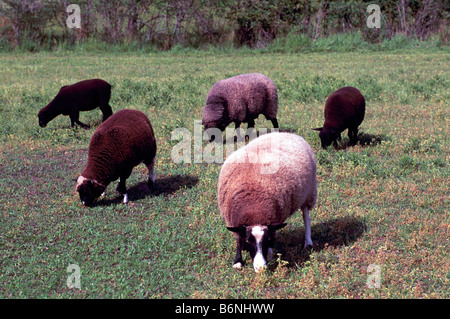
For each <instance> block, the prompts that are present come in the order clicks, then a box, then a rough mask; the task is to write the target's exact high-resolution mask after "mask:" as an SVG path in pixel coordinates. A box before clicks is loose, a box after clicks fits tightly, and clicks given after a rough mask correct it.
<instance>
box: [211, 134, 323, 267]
mask: <svg viewBox="0 0 450 319" xmlns="http://www.w3.org/2000/svg"><path fill="white" fill-rule="evenodd" d="M316 200H317V179H316V160H315V156H314V152H313V150H312V149H311V147H310V146H309V144H308V143H307V142H306V141H305V140H304V139H303V138H302V137H300V136H298V135H295V134H291V133H278V132H276V133H270V134H266V135H263V136H260V137H258V138H256V139H254V140H253V141H251V142H250V143H248V144H247V145H246V146H244V147H242V148H240V149H238V150H237V151H235V152H234V153H232V154H231V155H230V156H229V157H228V158H227V159H226V161H225V162H224V164H223V166H222V169H221V171H220V175H219V181H218V202H219V209H220V213H221V215H222V218H223V219H224V220H225V223H226V225H227V228H228V229H229V230H230V231H232V232H233V233H234V235H235V237H236V239H237V249H236V257H235V259H234V262H233V267H234V268H236V269H239V268H241V267H242V266H243V264H244V262H243V260H242V256H241V251H242V249H245V250H247V251H249V252H250V255H251V257H252V259H253V267H254V269H255V271H257V272H258V271H259V270H261V269H262V268H264V267H265V266H266V260H268V259H271V255H272V248H273V243H274V241H275V232H276V230H278V229H280V228H282V227H284V226H286V223H284V222H285V220H286V219H287V218H288V217H289V216H291V215H292V214H294V213H295V212H296V211H297V209H299V208H300V209H301V210H302V212H303V220H304V223H305V244H304V248H306V247H308V246H312V245H313V243H312V240H311V225H310V223H311V222H310V218H309V211H310V210H311V209H312V208H313V207H314V205H315V204H316Z"/></svg>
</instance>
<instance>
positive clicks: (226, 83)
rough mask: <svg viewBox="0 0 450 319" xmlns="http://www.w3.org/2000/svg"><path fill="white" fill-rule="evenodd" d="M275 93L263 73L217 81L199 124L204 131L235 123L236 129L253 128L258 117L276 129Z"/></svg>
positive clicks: (275, 90) (276, 95) (276, 109)
mask: <svg viewBox="0 0 450 319" xmlns="http://www.w3.org/2000/svg"><path fill="white" fill-rule="evenodd" d="M277 111H278V93H277V87H276V86H275V84H274V83H273V82H272V80H271V79H270V78H268V77H267V76H265V75H264V74H259V73H249V74H241V75H237V76H233V77H231V78H228V79H224V80H220V81H218V82H216V83H215V84H214V85H213V87H212V88H211V90H210V91H209V92H208V96H207V97H206V105H205V107H204V108H203V119H202V124H203V125H204V126H205V130H207V129H209V128H218V129H220V130H221V131H224V130H225V128H226V127H227V126H228V125H229V124H231V123H232V122H234V123H235V126H236V128H238V127H239V126H240V125H241V123H248V127H249V128H250V127H254V126H255V119H256V118H258V116H259V115H260V114H264V116H265V117H266V118H267V119H268V120H270V121H271V122H272V125H273V127H274V128H278V121H277Z"/></svg>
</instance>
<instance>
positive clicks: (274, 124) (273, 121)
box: [270, 118, 278, 128]
mask: <svg viewBox="0 0 450 319" xmlns="http://www.w3.org/2000/svg"><path fill="white" fill-rule="evenodd" d="M270 121H271V122H272V125H273V128H278V120H277V119H276V118H274V119H271V120H270Z"/></svg>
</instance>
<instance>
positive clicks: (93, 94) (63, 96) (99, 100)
mask: <svg viewBox="0 0 450 319" xmlns="http://www.w3.org/2000/svg"><path fill="white" fill-rule="evenodd" d="M110 97H111V85H110V84H109V83H108V82H106V81H104V80H101V79H91V80H84V81H81V82H77V83H75V84H72V85H66V86H63V87H62V88H61V89H60V90H59V92H58V94H57V95H56V96H55V98H54V99H53V100H52V101H51V102H50V103H49V104H48V105H47V106H46V107H44V108H43V109H41V110H40V111H39V113H38V118H39V125H40V126H41V127H45V126H47V123H48V122H50V121H51V120H53V119H54V118H55V117H57V116H58V115H60V114H62V115H68V116H69V117H70V125H71V126H72V127H74V126H75V123H77V124H78V125H80V126H81V127H83V128H89V125H87V124H84V123H82V122H80V120H79V116H80V111H90V110H93V109H95V108H96V107H98V106H99V107H100V110H101V111H102V113H103V121H105V120H106V119H107V118H108V117H110V116H111V114H112V109H111V106H110V105H109V99H110Z"/></svg>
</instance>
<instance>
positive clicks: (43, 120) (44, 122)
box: [38, 113, 48, 127]
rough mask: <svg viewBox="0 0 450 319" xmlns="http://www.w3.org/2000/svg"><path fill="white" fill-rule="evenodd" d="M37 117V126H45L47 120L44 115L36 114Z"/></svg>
mask: <svg viewBox="0 0 450 319" xmlns="http://www.w3.org/2000/svg"><path fill="white" fill-rule="evenodd" d="M38 118H39V126H40V127H46V126H47V123H48V121H47V120H46V119H45V118H44V116H43V115H42V114H40V113H39V114H38Z"/></svg>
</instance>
